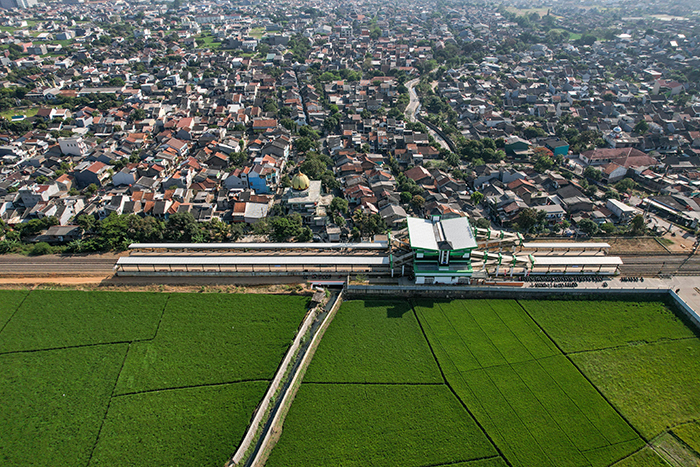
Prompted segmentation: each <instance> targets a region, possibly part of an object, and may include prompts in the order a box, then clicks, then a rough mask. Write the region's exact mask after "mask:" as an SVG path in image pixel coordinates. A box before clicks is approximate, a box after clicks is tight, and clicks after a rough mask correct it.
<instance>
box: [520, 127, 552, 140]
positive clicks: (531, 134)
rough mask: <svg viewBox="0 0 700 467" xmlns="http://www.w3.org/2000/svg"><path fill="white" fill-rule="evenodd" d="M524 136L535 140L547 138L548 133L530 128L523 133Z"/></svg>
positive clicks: (540, 129)
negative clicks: (542, 137)
mask: <svg viewBox="0 0 700 467" xmlns="http://www.w3.org/2000/svg"><path fill="white" fill-rule="evenodd" d="M523 136H525V138H527V139H533V138H537V137H541V136H547V133H546V132H545V131H544V130H543V129H542V128H539V127H536V126H529V127H527V128H525V130H524V131H523Z"/></svg>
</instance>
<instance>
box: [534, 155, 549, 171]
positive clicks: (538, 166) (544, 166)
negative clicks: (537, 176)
mask: <svg viewBox="0 0 700 467" xmlns="http://www.w3.org/2000/svg"><path fill="white" fill-rule="evenodd" d="M553 166H554V161H553V160H552V158H551V157H549V156H543V155H540V156H536V158H535V163H534V169H535V170H536V171H537V172H540V173H543V172H545V171H547V170H549V169H551V168H552V167H553Z"/></svg>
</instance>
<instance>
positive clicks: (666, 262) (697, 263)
mask: <svg viewBox="0 0 700 467" xmlns="http://www.w3.org/2000/svg"><path fill="white" fill-rule="evenodd" d="M620 258H622V267H621V268H620V269H621V271H622V275H625V276H634V275H637V276H657V275H686V276H689V275H700V255H697V254H696V255H692V256H688V255H620Z"/></svg>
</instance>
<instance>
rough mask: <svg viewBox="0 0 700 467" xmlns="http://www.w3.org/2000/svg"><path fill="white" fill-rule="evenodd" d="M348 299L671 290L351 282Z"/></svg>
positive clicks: (661, 296) (654, 294) (655, 295)
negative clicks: (374, 284) (363, 283)
mask: <svg viewBox="0 0 700 467" xmlns="http://www.w3.org/2000/svg"><path fill="white" fill-rule="evenodd" d="M345 296H346V298H347V299H353V298H365V297H367V296H375V297H376V296H380V297H402V298H411V297H423V298H436V299H439V298H513V299H519V298H521V299H528V298H530V299H541V300H544V299H560V300H561V299H570V300H573V299H580V298H590V299H594V300H595V299H596V298H600V299H613V298H627V297H638V298H643V299H649V300H665V299H667V298H668V289H609V288H602V287H601V288H598V289H593V288H580V289H579V288H562V289H546V288H529V287H528V288H522V287H493V286H492V287H479V286H469V287H459V286H443V287H441V286H418V285H409V286H370V285H350V286H348V287H347V288H346V293H345Z"/></svg>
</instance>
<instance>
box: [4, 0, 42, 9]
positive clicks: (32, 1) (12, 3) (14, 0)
mask: <svg viewBox="0 0 700 467" xmlns="http://www.w3.org/2000/svg"><path fill="white" fill-rule="evenodd" d="M36 3H37V2H36V0H0V8H4V9H6V10H9V9H11V8H19V9H24V8H31V7H33V6H35V5H36Z"/></svg>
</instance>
